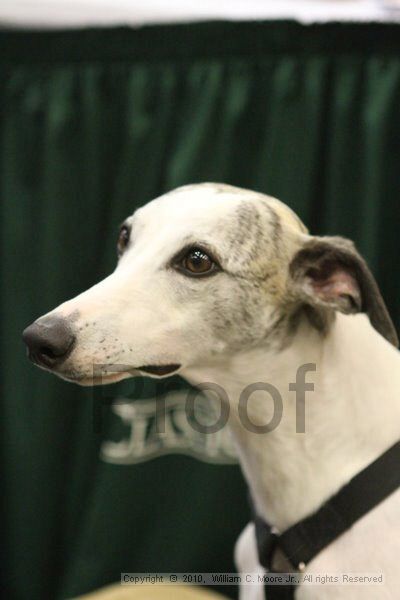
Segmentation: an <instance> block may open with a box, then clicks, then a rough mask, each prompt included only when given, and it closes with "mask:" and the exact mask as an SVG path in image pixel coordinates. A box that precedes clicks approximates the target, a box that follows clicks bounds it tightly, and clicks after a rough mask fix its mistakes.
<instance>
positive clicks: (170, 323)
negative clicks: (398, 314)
mask: <svg viewBox="0 0 400 600" xmlns="http://www.w3.org/2000/svg"><path fill="white" fill-rule="evenodd" d="M118 250H119V255H120V258H119V262H118V266H117V268H116V270H115V272H114V273H113V274H112V275H110V276H109V277H107V278H106V279H105V280H104V281H102V282H100V283H99V284H97V285H95V286H94V287H92V288H91V289H89V290H87V291H86V292H84V293H82V294H80V295H79V296H77V297H76V298H74V299H72V300H70V301H68V302H65V303H64V304H62V305H61V306H59V307H58V308H56V309H55V310H54V311H52V312H51V313H49V314H47V315H46V316H44V317H41V318H40V319H39V320H38V321H36V322H35V323H34V324H33V325H31V326H30V327H29V328H28V329H27V330H25V332H24V339H25V342H26V343H27V345H28V348H29V354H30V357H31V358H32V360H33V361H34V362H35V363H37V364H38V365H39V366H40V367H43V368H45V369H48V370H50V371H52V372H53V373H55V374H57V375H59V376H60V377H62V378H64V379H66V380H68V381H73V382H76V383H79V384H81V385H93V384H97V383H111V382H114V381H118V380H120V379H123V378H125V377H130V376H132V375H138V374H143V373H146V374H149V375H151V376H154V377H165V376H167V375H169V374H171V373H179V374H180V375H181V376H182V377H184V378H185V379H186V380H188V381H189V382H190V383H192V384H194V385H195V386H196V385H199V384H201V383H203V382H213V383H216V384H218V385H219V386H221V388H223V390H224V394H222V396H223V398H222V400H223V402H225V403H229V427H230V428H231V431H232V433H233V436H234V439H235V441H236V445H237V449H238V453H239V458H240V462H241V465H242V468H243V471H244V474H245V476H246V478H247V481H248V484H249V487H250V490H251V494H252V497H253V500H254V504H255V507H256V510H257V512H258V513H259V515H261V517H263V518H264V519H265V520H266V521H268V522H269V523H270V524H272V525H274V527H275V528H277V530H278V531H284V530H285V529H287V528H288V527H290V526H291V525H293V524H294V523H297V522H298V521H300V520H302V519H304V518H305V517H306V516H308V515H310V514H312V513H313V512H314V511H316V510H317V509H318V508H319V507H320V506H321V505H322V504H323V503H324V502H325V501H326V500H327V499H328V498H330V497H331V496H332V495H333V494H335V493H336V492H337V491H338V490H339V489H340V488H341V487H342V486H344V485H345V484H346V483H347V482H348V481H349V480H350V479H351V478H352V477H353V476H354V475H356V474H357V473H359V472H360V471H361V470H363V469H364V468H366V467H367V465H369V464H370V463H371V462H373V461H374V460H375V459H376V458H377V457H378V456H379V455H380V454H382V453H383V452H384V451H385V450H387V449H388V448H389V447H390V446H391V445H393V444H394V443H395V442H396V441H398V440H399V439H400V401H399V400H400V399H399V397H398V392H399V390H400V368H399V367H400V355H399V352H398V350H397V349H396V348H395V347H394V346H395V345H396V344H397V338H396V333H395V331H394V328H393V325H392V323H391V321H390V318H389V316H388V314H387V311H386V308H385V305H384V303H383V300H382V298H381V296H380V294H379V291H378V289H377V286H376V283H375V281H374V280H373V278H372V276H371V274H370V272H369V271H368V269H367V267H366V265H365V263H364V261H363V260H362V259H361V257H360V256H359V254H358V253H357V252H356V250H355V248H354V246H353V244H352V243H351V242H349V241H348V240H345V239H343V238H335V237H314V236H310V235H309V234H308V232H307V230H306V228H305V227H304V225H303V224H302V223H301V221H300V220H299V219H298V218H297V217H296V215H295V214H294V213H293V212H292V211H291V210H290V209H289V208H288V207H286V206H285V205H284V204H282V203H281V202H279V201H278V200H276V199H274V198H270V197H268V196H265V195H262V194H259V193H255V192H252V191H248V190H243V189H238V188H234V187H231V186H227V185H221V184H211V183H206V184H200V185H191V186H185V187H182V188H179V189H177V190H175V191H173V192H170V193H168V194H165V195H164V196H162V197H160V198H158V199H156V200H154V201H152V202H150V203H149V204H148V205H146V206H144V207H143V208H140V209H139V210H137V211H136V212H135V213H134V214H133V215H132V216H131V217H129V218H128V219H127V220H126V221H125V223H124V224H123V225H122V228H121V231H120V235H119V241H118ZM350 313H359V314H350ZM363 313H365V314H363ZM385 338H386V339H385ZM304 364H311V365H314V368H313V369H311V368H310V369H309V372H308V373H307V382H308V383H309V384H311V383H312V384H313V385H314V391H313V392H312V391H309V392H307V394H306V399H305V403H304V405H303V409H304V411H305V427H304V431H303V429H302V427H300V429H301V431H300V432H299V431H296V427H297V429H299V426H298V418H299V403H298V402H297V401H296V394H295V392H294V391H293V390H294V387H293V385H292V386H290V387H289V384H291V383H292V384H293V382H295V381H296V373H297V371H298V368H299V367H300V366H301V365H304ZM93 365H96V366H95V369H93ZM107 365H112V366H111V367H109V366H107ZM118 365H119V366H118ZM257 382H268V384H270V385H271V386H274V389H276V390H278V392H279V395H280V397H281V399H282V406H283V409H282V414H281V415H278V417H279V419H278V420H279V423H278V424H277V425H276V426H275V427H272V426H271V427H270V430H269V432H268V433H264V434H263V435H260V434H259V433H256V432H255V431H254V429H256V428H257V427H258V426H260V427H262V426H264V425H265V424H268V423H270V424H271V423H272V422H274V419H275V420H276V419H277V418H278V417H277V414H276V405H275V404H274V402H272V398H271V394H270V393H267V392H266V391H265V389H264V390H263V389H258V390H255V391H254V388H252V393H251V394H250V395H249V397H248V403H247V405H246V416H247V421H246V423H247V425H249V424H250V425H249V426H246V423H244V422H243V414H241V412H240V408H239V398H240V396H241V394H242V392H243V390H244V389H245V388H246V386H248V385H249V384H254V383H257ZM261 387H262V386H261ZM218 389H219V388H218ZM209 394H210V396H211V397H213V398H215V391H209ZM300 412H301V410H300ZM399 528H400V491H399V490H397V491H395V492H394V493H392V494H391V495H390V496H388V497H387V498H386V499H385V500H383V501H382V502H381V503H380V504H379V505H378V506H376V507H375V508H374V509H373V510H371V511H370V512H369V513H368V514H366V515H365V516H364V517H362V518H361V519H359V520H358V521H357V522H356V523H355V524H354V525H353V527H351V528H350V529H349V530H348V531H346V533H344V534H343V535H341V536H340V537H339V538H337V539H336V540H335V541H334V542H333V543H332V544H330V545H329V546H328V547H326V548H325V549H324V550H323V551H322V552H320V553H319V554H318V555H317V556H316V557H315V558H314V559H313V560H312V561H311V562H310V563H309V564H307V565H306V570H305V572H306V573H330V574H331V573H335V572H338V573H339V572H346V573H348V572H358V573H383V574H384V578H385V584H384V585H382V586H374V587H365V586H309V585H301V586H299V587H298V588H297V589H296V592H295V598H296V600H328V599H329V600H330V599H332V600H333V599H335V600H339V599H340V600H341V599H347V600H350V599H351V600H356V599H357V600H358V599H363V600H365V599H374V600H375V599H379V600H380V599H382V600H383V599H386V598H387V599H389V598H390V599H393V600H394V599H396V598H400V587H397V582H396V578H397V576H398V565H399V560H400V531H399ZM236 558H237V562H238V566H239V568H240V569H242V570H244V571H254V570H255V569H256V570H257V569H259V571H260V572H262V567H260V566H258V567H257V553H256V546H255V538H254V526H253V525H249V526H248V527H247V528H246V530H245V531H244V533H243V534H242V536H241V538H240V540H239V543H238V546H237V551H236ZM263 593H264V592H263V589H261V588H260V589H259V588H256V587H252V586H245V587H244V588H243V591H242V596H243V598H251V597H254V598H255V597H257V598H262V597H263Z"/></svg>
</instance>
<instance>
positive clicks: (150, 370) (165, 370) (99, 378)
mask: <svg viewBox="0 0 400 600" xmlns="http://www.w3.org/2000/svg"><path fill="white" fill-rule="evenodd" d="M181 366H182V365H180V364H178V363H175V364H168V365H143V366H141V367H132V368H130V369H127V370H124V371H122V370H121V371H114V372H113V371H112V370H111V371H110V370H107V368H105V370H104V372H101V373H98V374H94V375H93V376H81V375H79V374H78V373H76V372H71V371H70V372H64V373H62V372H59V373H57V375H59V376H60V377H61V378H62V379H65V380H66V381H69V382H70V383H77V384H78V385H82V386H85V387H90V386H95V385H107V384H110V383H117V382H118V381H121V380H122V379H127V378H129V377H135V376H138V375H140V374H146V375H150V376H153V377H157V378H160V377H167V376H168V375H172V374H173V373H176V372H177V371H178V370H179V369H180V368H181Z"/></svg>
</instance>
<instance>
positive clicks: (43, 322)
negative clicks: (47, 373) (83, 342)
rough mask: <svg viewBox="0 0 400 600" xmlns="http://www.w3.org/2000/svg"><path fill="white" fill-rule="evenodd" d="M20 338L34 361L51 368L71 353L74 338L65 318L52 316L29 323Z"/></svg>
mask: <svg viewBox="0 0 400 600" xmlns="http://www.w3.org/2000/svg"><path fill="white" fill-rule="evenodd" d="M22 339H23V340H24V342H25V344H26V345H27V347H28V356H29V358H30V359H31V360H32V361H33V362H34V363H36V364H38V365H40V366H42V367H47V368H49V369H53V368H54V367H56V366H58V365H60V364H61V363H62V362H64V360H65V359H66V358H67V356H68V355H69V354H70V353H71V351H72V348H73V346H74V343H75V339H76V338H75V335H74V334H73V332H72V330H71V327H70V326H69V324H68V321H66V319H63V318H61V317H56V316H52V317H45V318H44V319H40V320H39V321H35V323H32V325H29V327H27V328H26V329H25V331H24V332H23V334H22Z"/></svg>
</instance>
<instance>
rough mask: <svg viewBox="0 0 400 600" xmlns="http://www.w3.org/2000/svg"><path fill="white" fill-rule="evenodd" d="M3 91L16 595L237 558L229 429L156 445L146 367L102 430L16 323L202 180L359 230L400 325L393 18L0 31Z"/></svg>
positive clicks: (0, 340)
mask: <svg viewBox="0 0 400 600" xmlns="http://www.w3.org/2000/svg"><path fill="white" fill-rule="evenodd" d="M0 107H1V112H0V240H1V258H0V269H1V321H0V326H1V336H0V364H1V369H2V378H1V391H2V396H1V406H2V424H1V428H2V433H3V435H2V447H3V450H2V455H1V460H2V470H3V481H4V484H3V499H2V505H3V514H2V520H3V521H4V526H5V532H6V533H5V537H4V538H3V546H4V560H3V567H4V581H3V584H2V585H3V589H4V590H5V593H6V596H7V598H9V599H10V600H14V599H15V600H21V599H25V598H26V599H28V598H29V600H36V599H38V600H39V599H40V600H43V599H44V598H49V599H50V598H54V599H65V598H71V597H73V596H74V595H77V594H78V593H83V592H86V591H88V590H90V589H93V588H95V587H98V586H100V585H102V584H105V583H108V582H111V581H116V580H118V579H119V577H120V573H121V571H131V572H140V571H160V572H162V571H164V572H168V571H178V572H179V571H180V572H182V571H195V572H197V571H205V572H210V571H220V572H221V571H227V572H230V571H232V570H233V562H232V554H233V544H234V540H235V538H236V537H237V535H238V533H239V531H240V530H241V528H242V527H243V525H244V524H245V522H246V520H247V519H248V517H249V513H248V509H247V502H246V486H245V484H244V481H243V479H242V476H241V474H240V471H239V468H238V466H237V464H236V463H235V462H234V461H233V460H231V458H232V457H230V455H229V452H228V451H227V450H226V448H227V446H225V444H226V443H227V442H226V441H225V440H224V439H222V438H221V439H218V440H216V442H215V444H216V446H214V447H211V445H209V446H210V447H208V446H207V444H206V442H205V441H204V440H193V439H190V438H189V437H188V436H187V435H186V433H185V434H182V438H179V440H180V441H179V443H181V444H183V450H182V451H181V452H180V453H179V452H178V451H177V447H176V446H175V447H174V445H173V444H174V443H175V442H174V441H173V440H172V437H171V438H170V439H169V442H168V443H169V444H171V446H170V447H169V450H168V449H167V451H166V452H162V451H160V452H159V454H158V456H157V457H154V456H152V457H149V455H147V454H146V452H148V451H149V448H150V445H151V443H153V442H154V440H151V439H150V441H149V439H147V438H146V437H145V436H144V435H142V434H140V432H139V430H138V429H135V427H137V426H138V424H140V423H142V421H141V420H140V419H144V418H145V416H143V415H145V412H146V410H147V408H146V407H151V406H153V405H152V404H151V402H152V398H153V397H154V394H155V390H154V389H153V388H152V384H151V382H146V386H145V388H144V389H143V390H140V391H138V390H137V388H135V386H134V387H133V391H132V388H131V387H129V386H128V388H124V387H122V388H119V387H112V388H110V389H109V390H108V391H107V393H105V395H106V396H107V395H109V396H110V397H114V398H116V397H118V395H121V394H122V395H123V396H124V395H129V397H131V398H134V399H136V405H137V407H138V408H137V410H138V411H139V412H138V414H139V413H140V414H139V417H138V419H137V420H136V421H135V422H133V419H132V421H130V420H129V418H128V417H126V418H125V420H124V419H123V418H121V416H120V415H118V413H116V412H115V409H114V407H113V406H111V405H110V402H109V400H107V401H105V402H103V404H101V415H102V420H101V421H102V426H101V428H100V431H94V429H95V428H94V426H93V423H94V411H95V410H96V406H95V403H94V396H93V392H92V391H90V390H82V389H80V388H77V387H74V386H72V385H69V384H67V383H64V382H62V381H59V380H57V379H56V378H54V377H52V376H50V375H49V374H46V373H43V372H40V371H39V370H38V369H35V368H34V367H33V366H31V365H30V364H29V363H28V361H27V360H26V358H25V355H24V354H25V353H24V348H23V345H22V342H21V340H20V337H21V331H22V330H23V328H24V327H25V326H27V325H28V324H29V323H30V322H31V321H32V320H33V319H35V318H36V317H38V316H39V315H42V314H44V313H45V312H47V311H48V310H50V309H52V308H54V307H55V306H56V305H57V304H59V303H60V302H62V301H64V300H66V299H68V298H70V297H73V296H74V295H76V294H77V293H79V292H80V291H82V290H84V289H86V288H87V287H89V286H90V285H92V284H94V283H95V282H96V281H98V280H99V279H101V278H102V277H104V276H105V275H106V274H107V273H109V272H110V270H111V269H113V267H114V265H115V244H116V233H117V227H118V224H119V223H120V222H121V221H122V220H123V219H124V218H125V217H126V216H127V215H128V214H130V213H132V212H133V210H134V209H135V208H137V207H139V206H141V205H142V204H144V203H146V202H147V201H149V200H151V199H152V198H154V197H156V196H157V195H159V194H161V193H163V192H165V191H168V190H170V189H172V188H174V187H176V186H179V185H183V184H186V183H193V182H200V181H224V182H226V183H231V184H234V185H239V186H243V187H249V188H253V189H256V190H260V191H262V192H266V193H269V194H271V195H275V196H277V197H278V198H280V199H281V200H283V201H284V202H286V203H287V204H289V205H290V206H291V207H292V208H293V209H294V210H295V211H296V212H298V214H299V215H300V216H301V217H302V218H303V220H304V221H305V222H306V223H307V225H308V226H309V227H310V229H311V230H312V232H313V233H319V234H324V233H326V234H335V235H345V236H348V237H350V238H352V239H353V240H355V241H356V243H357V245H358V247H359V249H360V250H361V252H362V253H363V254H364V255H365V257H366V258H367V260H368V261H369V263H370V265H371V267H372V269H373V271H374V273H375V275H376V277H377V280H378V282H379V284H380V286H381V289H382V291H383V295H384V297H385V299H386V301H387V304H388V306H389V309H390V312H391V314H392V316H393V318H394V321H395V322H396V325H397V326H398V327H399V325H400V308H399V301H398V298H399V295H400V277H399V275H398V273H397V261H398V256H399V249H400V239H399V234H398V230H399V225H400V219H399V218H400V207H399V199H400V177H399V173H400V168H399V167H400V164H399V150H400V148H399V140H400V26H396V25H374V24H369V25H356V24H351V25H350V24H346V25H344V24H328V25H315V26H308V27H306V26H301V25H298V24H296V23H292V22H271V23H268V22H266V23H224V22H219V23H197V24H189V25H181V26H172V25H171V26H157V27H145V28H142V29H138V30H128V29H124V28H121V29H112V30H87V31H86V30H82V31H69V32H63V31H59V32H15V31H14V32H13V31H1V32H0ZM130 385H132V384H130ZM174 386H175V388H176V392H174V393H175V394H178V395H179V393H182V392H184V391H185V389H187V388H186V386H185V385H184V384H182V383H181V382H180V381H178V380H176V381H174ZM107 397H108V396H107ZM143 402H144V404H143ZM146 403H148V404H146ZM134 404H135V402H134ZM140 411H142V412H140ZM170 412H171V420H172V421H171V422H174V423H175V425H176V423H177V422H178V421H179V419H181V416H182V415H181V413H180V412H179V405H175V404H174V401H173V400H171V408H170ZM146 414H147V413H146ZM146 418H147V417H146ZM146 423H147V425H149V423H150V421H149V422H147V421H146ZM179 423H180V421H179ZM149 426H151V423H150V425H149ZM140 435H142V437H140ZM171 436H172V434H171ZM185 436H186V437H185ZM139 441H140V443H141V444H142V446H140V444H139ZM110 442H111V443H117V442H118V443H120V442H121V443H125V446H123V445H121V446H120V447H121V448H122V450H123V448H125V449H126V447H127V445H129V443H132V444H133V446H132V448H131V449H130V450H129V452H130V454H129V452H128V455H129V456H128V458H127V461H128V462H126V463H124V464H121V463H117V462H115V461H114V462H112V461H111V459H107V460H106V459H105V458H104V452H103V450H102V449H104V448H105V446H104V444H107V443H108V444H110ZM135 443H136V446H134V444H135ZM157 443H160V444H161V442H160V441H159V440H158V442H157ZM176 444H178V442H176ZM185 444H186V445H185ZM191 444H192V446H191ZM139 446H140V448H139ZM107 447H112V446H110V445H109V446H107ZM160 447H161V446H160ZM213 448H214V449H213ZM215 448H217V450H218V453H217V454H214V455H213V454H212V453H213V452H215ZM122 450H121V451H122ZM190 452H192V454H190ZM135 453H136V454H135ZM140 453H142V454H140ZM193 453H194V457H193ZM228 455H229V456H228ZM216 457H217V458H216ZM129 460H130V462H129ZM219 589H220V590H221V591H222V588H219ZM223 591H225V593H228V594H230V595H232V596H233V597H234V596H235V594H236V590H234V589H230V588H227V589H224V590H223Z"/></svg>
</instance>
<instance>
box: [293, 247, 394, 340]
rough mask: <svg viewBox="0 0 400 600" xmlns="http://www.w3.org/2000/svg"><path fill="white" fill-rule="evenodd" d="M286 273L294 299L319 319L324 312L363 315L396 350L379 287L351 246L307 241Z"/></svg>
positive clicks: (388, 317) (392, 326)
mask: <svg viewBox="0 0 400 600" xmlns="http://www.w3.org/2000/svg"><path fill="white" fill-rule="evenodd" d="M289 269H290V274H291V276H292V279H293V281H294V282H295V286H296V296H297V297H298V296H299V295H300V298H301V300H302V301H303V302H304V303H305V304H306V305H308V306H309V307H311V308H314V309H315V310H316V311H317V313H318V312H319V313H320V315H321V310H322V311H323V309H334V310H338V311H340V312H342V313H345V314H349V313H357V312H365V313H367V315H368V317H369V319H370V321H371V324H372V326H373V327H374V328H375V329H376V330H377V331H378V332H379V333H380V334H381V335H383V337H385V338H386V339H387V340H388V341H389V342H390V343H391V344H393V345H394V346H396V347H397V346H398V338H397V333H396V330H395V328H394V325H393V323H392V320H391V318H390V316H389V313H388V311H387V308H386V306H385V303H384V301H383V298H382V296H381V293H380V291H379V288H378V285H377V283H376V281H375V279H374V277H373V275H372V273H371V271H370V270H369V268H368V266H367V264H366V262H365V260H364V259H363V258H362V257H361V256H360V254H359V253H358V252H357V250H356V248H355V246H354V244H353V242H351V241H350V240H347V239H345V238H341V237H313V238H310V240H309V241H308V242H306V243H305V245H304V246H303V247H302V248H301V249H300V250H299V251H298V252H297V254H296V255H295V256H294V258H293V260H292V262H291V263H290V267H289ZM315 310H314V313H315ZM325 313H326V310H325ZM325 321H326V319H325Z"/></svg>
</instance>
